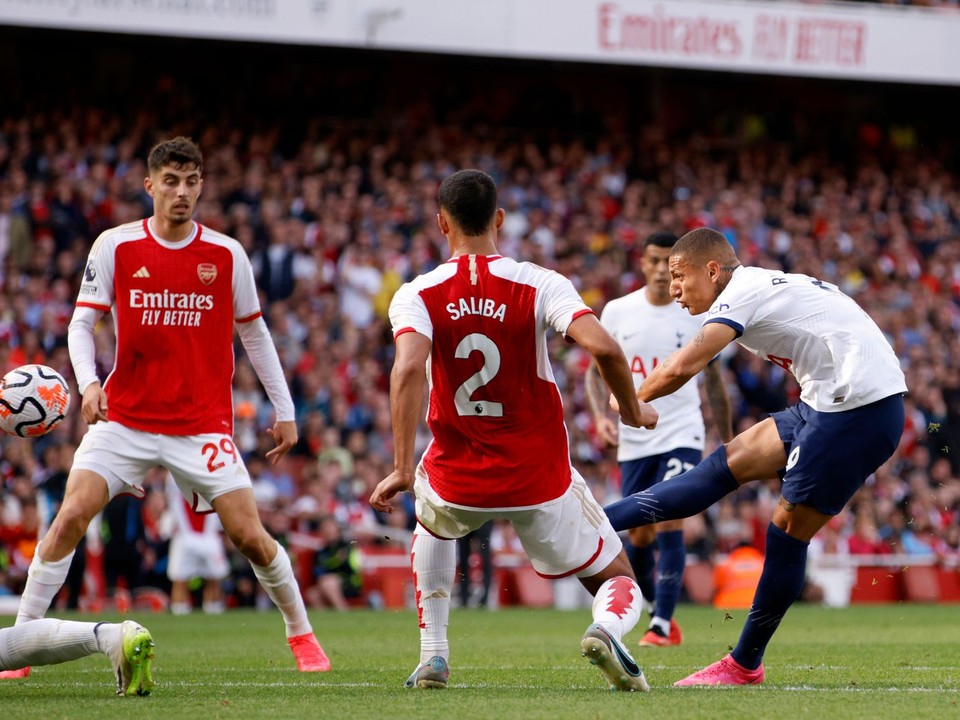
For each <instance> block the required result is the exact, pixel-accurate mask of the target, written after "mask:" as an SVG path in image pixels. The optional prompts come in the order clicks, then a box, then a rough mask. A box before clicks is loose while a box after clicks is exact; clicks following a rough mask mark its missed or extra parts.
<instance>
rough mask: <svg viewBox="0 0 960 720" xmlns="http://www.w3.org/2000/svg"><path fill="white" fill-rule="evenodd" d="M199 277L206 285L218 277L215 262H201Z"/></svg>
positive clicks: (198, 268)
mask: <svg viewBox="0 0 960 720" xmlns="http://www.w3.org/2000/svg"><path fill="white" fill-rule="evenodd" d="M197 277H198V278H200V282H202V283H203V284H204V285H210V284H211V283H213V281H214V280H216V279H217V266H216V265H214V264H213V263H200V264H199V265H197Z"/></svg>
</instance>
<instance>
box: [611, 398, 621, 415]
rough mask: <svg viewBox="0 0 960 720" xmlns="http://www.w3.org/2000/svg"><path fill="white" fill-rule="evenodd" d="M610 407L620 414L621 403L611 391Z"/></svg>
mask: <svg viewBox="0 0 960 720" xmlns="http://www.w3.org/2000/svg"><path fill="white" fill-rule="evenodd" d="M610 409H611V410H613V411H614V412H615V413H616V414H617V415H619V414H620V403H619V402H617V398H616V397H615V396H614V394H613V393H610Z"/></svg>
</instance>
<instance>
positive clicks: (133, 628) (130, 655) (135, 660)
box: [107, 620, 154, 695]
mask: <svg viewBox="0 0 960 720" xmlns="http://www.w3.org/2000/svg"><path fill="white" fill-rule="evenodd" d="M153 648H154V642H153V636H152V635H150V631H149V630H147V629H146V628H145V627H143V626H142V625H140V624H138V623H135V622H134V621H133V620H124V621H123V622H122V623H121V624H120V639H119V642H116V643H115V644H114V645H113V647H112V648H110V652H109V653H107V655H108V656H109V657H110V662H111V663H113V671H114V673H115V674H116V676H117V695H149V694H150V691H151V690H153V674H152V672H151V667H150V664H151V662H153Z"/></svg>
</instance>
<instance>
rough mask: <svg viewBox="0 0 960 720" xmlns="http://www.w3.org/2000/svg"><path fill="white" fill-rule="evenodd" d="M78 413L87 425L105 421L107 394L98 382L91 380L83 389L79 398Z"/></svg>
mask: <svg viewBox="0 0 960 720" xmlns="http://www.w3.org/2000/svg"><path fill="white" fill-rule="evenodd" d="M80 414H81V415H82V416H83V419H84V420H86V422H87V424H88V425H96V424H97V423H98V422H100V421H101V420H102V421H104V422H106V421H107V394H106V393H105V392H104V391H103V387H101V385H100V383H99V382H92V383H90V384H89V385H87V388H86V389H85V390H84V391H83V397H82V398H81V399H80Z"/></svg>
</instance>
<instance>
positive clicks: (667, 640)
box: [640, 620, 683, 647]
mask: <svg viewBox="0 0 960 720" xmlns="http://www.w3.org/2000/svg"><path fill="white" fill-rule="evenodd" d="M682 642H683V631H682V630H681V629H680V626H679V625H677V621H676V620H671V621H670V634H669V635H664V634H663V631H662V630H660V628H658V627H651V628H650V629H649V630H647V631H646V632H645V633H644V634H643V637H642V638H640V647H671V646H673V645H680V644H681V643H682Z"/></svg>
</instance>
